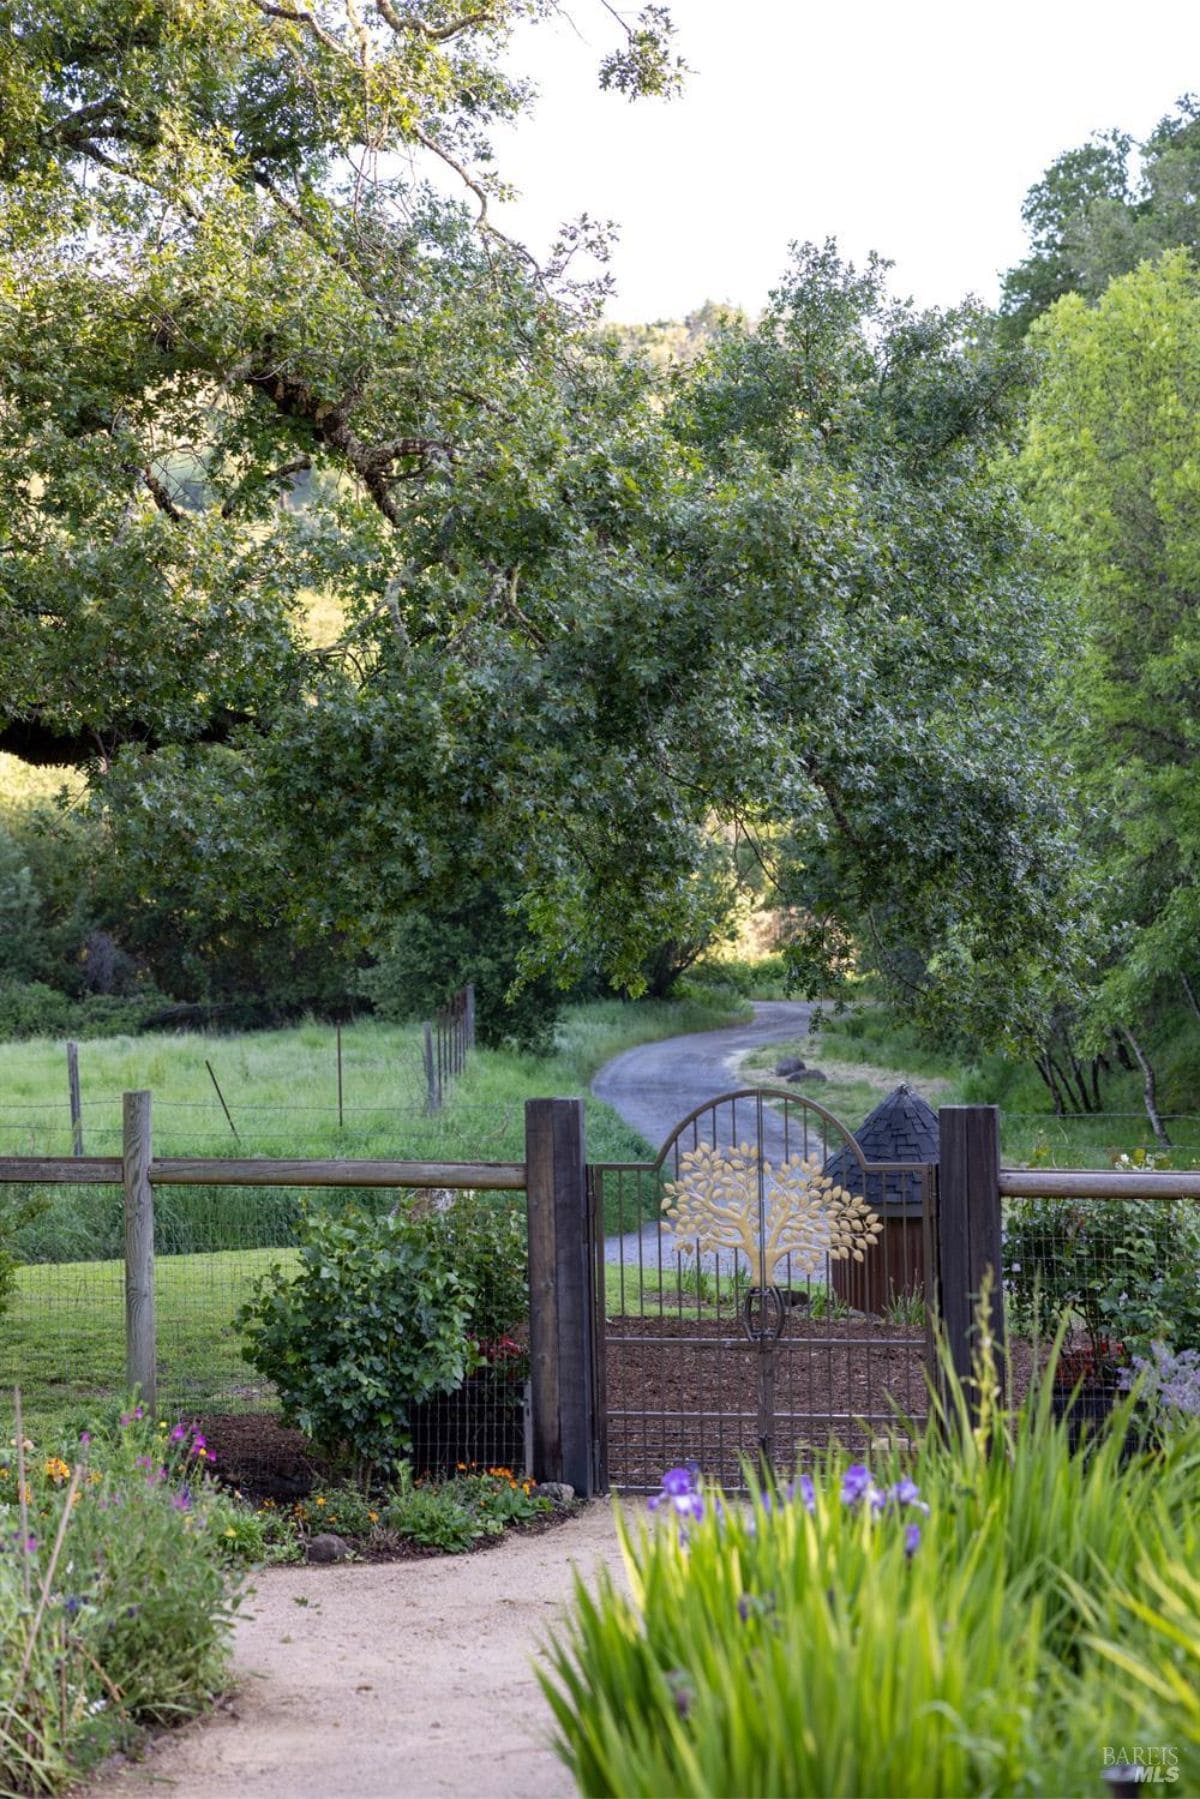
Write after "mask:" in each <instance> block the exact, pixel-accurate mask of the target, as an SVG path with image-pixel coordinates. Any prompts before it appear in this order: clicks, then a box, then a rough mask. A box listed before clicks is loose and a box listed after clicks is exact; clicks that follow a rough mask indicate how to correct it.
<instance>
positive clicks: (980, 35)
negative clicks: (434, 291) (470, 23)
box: [493, 0, 1200, 321]
mask: <svg viewBox="0 0 1200 1799" xmlns="http://www.w3.org/2000/svg"><path fill="white" fill-rule="evenodd" d="M564 7H565V8H566V9H567V11H568V14H569V16H568V18H564V19H559V20H555V21H553V22H550V23H546V24H540V25H537V26H530V27H527V28H523V29H522V31H521V33H520V34H519V36H518V38H517V40H516V41H515V42H514V45H513V50H512V58H511V60H512V64H513V66H514V67H515V68H518V69H520V70H522V71H523V72H525V73H526V74H528V75H530V76H531V77H532V78H533V79H534V81H535V82H536V83H537V84H538V87H539V89H540V98H539V100H538V103H537V106H536V108H535V110H534V112H533V114H532V116H531V117H529V118H527V119H525V120H523V121H522V122H521V123H520V124H519V125H517V126H516V127H514V128H513V129H511V130H510V131H506V132H505V133H503V134H502V135H501V136H500V137H499V139H498V141H497V150H498V162H499V165H500V168H501V170H502V171H503V172H504V173H505V174H506V176H507V177H508V178H509V179H510V180H511V181H513V182H514V183H515V185H516V186H517V187H518V188H519V189H520V190H521V196H522V197H521V199H520V201H519V202H518V203H517V204H515V205H509V206H505V207H502V208H499V209H495V210H494V213H493V216H494V218H495V220H496V222H497V223H498V224H500V225H502V226H503V227H504V228H505V229H507V230H509V231H511V232H512V233H513V234H514V235H516V236H518V237H520V238H521V240H522V241H523V242H525V243H527V244H528V245H529V246H530V248H531V249H533V250H534V251H535V252H537V253H544V252H545V250H546V249H547V247H548V246H549V244H550V242H551V241H552V239H553V237H554V235H555V231H556V228H557V225H558V224H559V222H560V221H562V220H564V219H567V218H572V217H575V216H576V215H578V214H579V213H580V212H584V211H586V212H588V213H589V214H590V215H591V216H592V217H593V218H602V219H608V218H611V219H614V220H615V221H616V222H617V223H618V224H619V225H620V227H621V240H620V244H619V247H618V250H617V253H616V256H615V259H614V262H613V265H612V266H613V271H614V273H615V275H616V278H617V283H618V291H617V294H616V296H615V298H614V299H613V300H612V301H611V302H610V304H609V306H608V312H609V316H610V317H612V318H614V319H620V320H629V321H633V320H651V319H656V318H681V317H683V315H684V314H685V313H687V312H689V311H691V310H692V309H693V308H694V307H696V306H698V305H700V304H701V303H702V302H703V301H704V300H706V299H713V300H724V301H730V302H733V303H735V304H737V305H741V306H744V307H746V308H747V309H748V310H750V311H752V312H753V311H756V310H757V309H758V308H759V307H760V306H761V305H762V303H763V301H764V299H765V298H766V295H767V292H768V290H769V289H770V287H771V286H772V285H773V284H774V282H775V281H776V280H777V279H778V276H779V275H780V273H781V271H782V269H783V267H784V265H785V263H786V259H787V247H788V244H789V243H790V242H792V241H793V240H797V239H799V240H803V239H813V240H818V241H819V240H822V239H824V238H825V237H827V236H833V237H836V238H837V240H838V242H839V244H840V246H841V248H842V250H843V252H844V253H845V254H847V255H849V256H850V257H852V258H853V259H854V260H861V259H862V258H863V257H864V256H865V255H866V253H867V252H868V251H869V250H871V249H875V250H878V251H879V252H880V253H881V254H883V255H886V256H888V257H890V258H892V260H893V261H894V262H895V265H896V267H895V270H894V273H893V276H892V286H893V289H894V290H895V292H896V293H897V294H898V295H900V296H902V297H909V296H911V297H913V298H914V299H915V300H916V301H917V302H918V303H919V304H921V305H953V304H955V303H956V302H958V301H959V300H961V299H963V298H964V297H965V296H966V295H967V294H974V295H977V296H978V297H979V298H981V299H982V300H984V301H985V302H988V303H994V301H995V300H996V298H997V295H998V292H999V275H1000V273H1001V272H1002V271H1003V270H1004V269H1005V268H1007V267H1009V266H1011V264H1013V263H1014V262H1017V261H1019V260H1020V259H1021V257H1022V256H1023V255H1024V253H1025V248H1026V244H1025V233H1024V228H1023V226H1022V223H1021V202H1022V200H1023V198H1024V196H1025V193H1026V191H1027V189H1028V188H1029V187H1030V186H1031V185H1032V184H1033V182H1035V181H1036V180H1037V179H1038V177H1039V176H1040V175H1041V174H1042V172H1043V171H1044V170H1045V168H1046V167H1047V165H1048V164H1049V163H1050V162H1051V161H1052V160H1053V158H1054V157H1055V156H1057V155H1058V154H1059V153H1060V152H1061V151H1063V150H1067V149H1071V148H1072V147H1073V146H1075V145H1076V144H1079V143H1082V142H1083V141H1084V140H1085V139H1086V138H1087V137H1088V135H1089V134H1090V133H1091V132H1092V131H1093V130H1096V129H1099V128H1104V127H1108V126H1112V125H1117V126H1120V127H1122V128H1123V129H1126V130H1128V131H1130V132H1132V133H1133V134H1134V135H1135V136H1137V137H1143V136H1145V135H1146V134H1147V133H1148V132H1149V131H1150V130H1151V129H1152V127H1153V126H1154V124H1156V123H1157V121H1158V119H1159V118H1161V117H1162V115H1163V114H1164V113H1165V112H1167V111H1169V110H1170V109H1171V107H1172V106H1173V104H1174V102H1175V100H1176V99H1177V98H1178V97H1179V95H1180V94H1182V93H1184V92H1186V91H1188V90H1189V89H1193V90H1200V6H1197V5H1196V4H1195V0H1191V3H1189V4H1184V3H1182V0H1141V3H1140V4H1139V5H1137V6H1133V5H1131V4H1129V3H1128V0H1126V3H1125V4H1123V5H1114V4H1112V3H1111V0H1087V3H1084V4H1081V3H1079V0H1008V3H1007V4H1005V5H995V4H993V5H990V6H983V5H980V4H979V3H978V0H957V3H956V4H955V3H951V0H892V3H891V4H886V3H885V0H842V4H840V5H831V4H825V5H823V6H817V5H814V4H812V3H811V0H809V3H808V4H796V3H794V0H673V4H672V8H671V10H672V13H673V16H674V18H675V21H676V25H677V28H678V38H677V42H678V47H679V49H680V51H681V53H682V54H683V56H684V57H685V59H686V61H687V62H688V63H689V65H690V66H691V68H692V69H693V71H694V72H693V73H692V74H691V75H690V76H689V77H688V81H687V86H686V90H685V92H684V94H683V95H682V96H681V97H680V98H678V99H675V100H671V101H669V102H664V101H654V100H650V101H639V102H636V103H634V104H630V102H629V101H627V100H625V99H623V98H622V97H621V96H620V95H617V94H602V93H600V91H599V89H598V85H597V81H596V70H597V67H598V65H599V62H600V59H601V57H602V56H603V55H604V54H606V53H607V52H608V51H609V50H610V49H612V48H613V47H614V45H615V43H616V35H615V34H616V31H617V28H616V26H615V24H614V22H613V20H612V19H611V18H610V17H609V16H608V15H607V14H606V12H605V10H604V7H603V5H602V4H601V0H564ZM622 10H623V11H624V12H625V16H628V17H632V16H633V15H634V12H635V11H636V7H633V8H629V9H627V10H626V9H624V8H623V9H622Z"/></svg>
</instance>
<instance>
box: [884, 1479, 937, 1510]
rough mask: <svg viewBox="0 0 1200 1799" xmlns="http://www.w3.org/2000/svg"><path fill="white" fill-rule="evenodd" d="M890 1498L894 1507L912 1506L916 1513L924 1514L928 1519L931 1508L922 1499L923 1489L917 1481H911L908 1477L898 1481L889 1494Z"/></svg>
mask: <svg viewBox="0 0 1200 1799" xmlns="http://www.w3.org/2000/svg"><path fill="white" fill-rule="evenodd" d="M888 1498H889V1499H890V1500H891V1501H892V1503H893V1505H907V1506H911V1507H912V1509H913V1510H914V1511H916V1512H924V1513H925V1515H926V1517H928V1515H929V1507H928V1506H927V1505H926V1503H925V1501H924V1500H923V1499H922V1498H921V1489H920V1487H919V1486H918V1485H917V1483H916V1481H915V1480H909V1479H907V1477H906V1478H905V1479H904V1480H898V1481H897V1482H896V1484H895V1486H894V1487H893V1488H892V1489H891V1491H890V1492H889V1493H888Z"/></svg>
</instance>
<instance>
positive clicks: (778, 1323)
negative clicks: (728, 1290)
mask: <svg viewBox="0 0 1200 1799" xmlns="http://www.w3.org/2000/svg"><path fill="white" fill-rule="evenodd" d="M759 1299H762V1300H765V1302H766V1306H765V1309H766V1314H767V1322H766V1323H765V1324H755V1322H754V1304H755V1301H756V1300H759ZM786 1318H787V1307H786V1306H785V1304H784V1302H783V1294H782V1293H781V1292H780V1291H779V1288H778V1287H749V1288H747V1290H746V1297H745V1299H743V1301H742V1311H741V1320H742V1330H743V1331H744V1332H745V1334H746V1337H747V1340H748V1341H749V1342H751V1343H777V1342H778V1341H779V1339H780V1337H782V1335H783V1326H784V1322H785V1320H786Z"/></svg>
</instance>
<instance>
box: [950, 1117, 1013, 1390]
mask: <svg viewBox="0 0 1200 1799" xmlns="http://www.w3.org/2000/svg"><path fill="white" fill-rule="evenodd" d="M934 1237H935V1243H934V1251H935V1268H936V1276H935V1284H936V1295H935V1298H936V1305H937V1311H938V1314H939V1316H940V1318H941V1322H942V1328H943V1330H944V1331H945V1333H946V1339H947V1343H948V1345H949V1350H950V1357H951V1361H952V1363H953V1366H954V1370H955V1372H956V1374H957V1375H958V1377H959V1379H960V1380H962V1381H964V1382H969V1381H970V1379H971V1376H972V1359H971V1358H972V1353H973V1350H974V1348H975V1310H976V1306H977V1305H978V1302H979V1295H980V1293H981V1291H982V1289H983V1284H984V1278H985V1276H986V1274H987V1272H988V1270H989V1269H990V1270H991V1277H992V1287H991V1307H990V1313H991V1319H990V1322H991V1330H992V1337H993V1340H994V1341H995V1344H996V1353H997V1367H996V1372H997V1375H998V1376H999V1378H1000V1380H1001V1382H1003V1380H1004V1284H1003V1281H1004V1264H1003V1243H1002V1235H1001V1228H1000V1112H999V1109H998V1108H997V1107H996V1106H942V1107H941V1109H940V1110H939V1112H938V1178H937V1198H936V1203H935V1206H934ZM966 1391H967V1393H968V1394H971V1395H974V1388H973V1387H971V1386H969V1385H968V1386H967V1387H966Z"/></svg>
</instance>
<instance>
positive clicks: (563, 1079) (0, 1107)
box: [0, 995, 748, 1161]
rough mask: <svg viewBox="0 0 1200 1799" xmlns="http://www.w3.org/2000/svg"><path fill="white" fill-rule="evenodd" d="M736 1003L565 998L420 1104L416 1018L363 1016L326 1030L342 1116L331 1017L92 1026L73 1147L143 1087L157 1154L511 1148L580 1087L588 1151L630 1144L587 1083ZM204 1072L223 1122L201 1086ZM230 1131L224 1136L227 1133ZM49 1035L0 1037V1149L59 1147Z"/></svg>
mask: <svg viewBox="0 0 1200 1799" xmlns="http://www.w3.org/2000/svg"><path fill="white" fill-rule="evenodd" d="M747 1011H748V1009H747V1008H746V1007H745V1006H744V1005H743V1004H742V1003H741V1002H740V1001H738V1000H737V999H736V998H734V997H732V996H729V995H710V996H705V997H694V998H691V999H688V1000H683V1001H665V1002H657V1001H654V1002H642V1003H638V1004H627V1003H624V1002H622V1001H620V1000H607V1001H600V1002H598V1003H595V1004H592V1005H587V1006H575V1007H572V1008H571V1009H570V1010H569V1011H568V1013H567V1014H566V1016H565V1018H564V1021H563V1024H562V1026H561V1028H560V1032H559V1039H558V1046H557V1049H556V1053H555V1054H554V1055H552V1056H548V1057H536V1056H528V1055H518V1054H512V1053H508V1052H501V1051H497V1050H478V1051H477V1052H476V1053H475V1054H474V1055H473V1056H472V1058H471V1061H470V1066H469V1068H468V1069H467V1071H466V1073H465V1074H464V1075H462V1076H461V1077H460V1078H459V1079H458V1080H456V1081H455V1082H454V1083H453V1084H452V1087H451V1089H450V1091H449V1093H448V1094H447V1099H446V1104H445V1107H444V1109H443V1111H442V1112H441V1113H439V1114H438V1115H437V1116H436V1117H433V1118H431V1117H429V1116H428V1115H427V1113H426V1111H425V1085H424V1075H423V1072H422V1064H421V1035H420V1030H419V1028H418V1027H416V1026H409V1025H403V1026H401V1025H386V1024H378V1023H375V1022H373V1021H363V1022H359V1023H357V1024H354V1025H350V1026H347V1027H346V1028H345V1030H344V1031H343V1033H342V1089H343V1123H342V1125H340V1126H339V1123H338V1099H337V1059H336V1038H335V1033H334V1029H333V1027H332V1026H331V1025H325V1024H316V1023H309V1024H303V1025H297V1026H294V1027H292V1028H290V1029H287V1030H278V1031H257V1032H248V1033H245V1034H243V1035H239V1036H217V1035H210V1034H203V1033H197V1032H191V1033H181V1034H179V1035H175V1036H166V1035H159V1034H155V1035H148V1036H139V1037H113V1038H105V1039H99V1040H97V1041H95V1042H92V1043H81V1044H80V1046H79V1066H80V1085H81V1090H82V1095H83V1116H84V1147H85V1149H86V1151H87V1153H88V1154H90V1155H112V1154H115V1153H117V1151H118V1150H119V1148H120V1142H121V1095H122V1093H123V1092H125V1091H127V1090H130V1089H133V1088H149V1089H150V1091H151V1092H152V1093H153V1096H154V1130H155V1147H156V1149H157V1150H158V1152H159V1153H160V1154H162V1155H189V1154H195V1155H226V1154H241V1155H330V1156H334V1155H343V1156H362V1155H377V1156H396V1157H420V1156H426V1155H428V1156H430V1157H434V1156H437V1157H446V1158H450V1159H463V1160H488V1161H507V1160H515V1159H519V1158H520V1156H521V1153H522V1145H523V1142H524V1135H523V1133H524V1124H523V1111H522V1108H523V1106H524V1102H525V1100H526V1099H529V1098H533V1097H537V1096H545V1095H550V1096H564V1095H565V1096H571V1095H579V1094H582V1095H585V1097H586V1098H587V1106H588V1133H589V1145H590V1148H591V1150H592V1153H593V1154H594V1155H595V1156H596V1157H597V1158H602V1159H613V1160H616V1159H620V1158H621V1157H624V1156H636V1155H638V1154H640V1153H642V1149H643V1147H644V1146H643V1145H642V1144H641V1142H640V1139H638V1138H636V1137H634V1136H633V1135H632V1134H631V1133H630V1132H629V1130H628V1129H627V1127H626V1126H624V1125H623V1124H622V1123H621V1121H620V1120H619V1119H618V1118H617V1116H616V1114H615V1113H613V1112H612V1111H611V1110H610V1109H609V1108H608V1107H607V1106H603V1105H601V1104H600V1103H599V1102H598V1101H596V1100H593V1099H592V1098H591V1097H590V1096H589V1095H587V1084H588V1082H589V1081H590V1079H591V1077H592V1075H593V1074H594V1073H595V1072H596V1070H597V1069H598V1068H599V1067H600V1066H601V1065H602V1064H603V1063H604V1062H606V1061H608V1059H609V1058H610V1057H611V1056H615V1055H617V1054H619V1053H620V1051H621V1050H623V1049H628V1048H630V1047H631V1046H632V1045H633V1044H635V1043H643V1042H647V1041H649V1040H650V1039H652V1038H656V1037H667V1036H674V1035H675V1034H677V1033H679V1032H683V1031H698V1030H706V1029H711V1028H713V1027H715V1026H717V1025H720V1024H724V1023H730V1022H734V1021H736V1020H737V1019H738V1018H741V1017H744V1016H746V1015H747ZM206 1062H211V1064H212V1068H213V1073H214V1074H215V1075H216V1078H217V1080H218V1082H219V1083H220V1087H221V1092H222V1094H223V1095H224V1098H225V1102H226V1104H227V1105H228V1108H229V1112H230V1115H231V1117H232V1121H233V1127H232V1129H231V1126H230V1124H229V1123H228V1122H227V1120H226V1117H225V1114H224V1111H223V1110H222V1107H221V1103H220V1100H219V1099H218V1096H217V1093H216V1091H215V1089H214V1086H213V1082H212V1079H211V1077H210V1075H209V1072H208V1069H207V1067H206V1066H205V1064H206ZM235 1132H236V1136H235ZM70 1148H71V1130H70V1112H69V1107H68V1100H67V1073H66V1055H65V1046H64V1045H63V1044H62V1043H58V1042H51V1041H48V1040H46V1039H34V1040H32V1041H29V1042H23V1043H8V1044H0V1153H5V1154H9V1155H49V1154H68V1153H69V1152H70Z"/></svg>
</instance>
